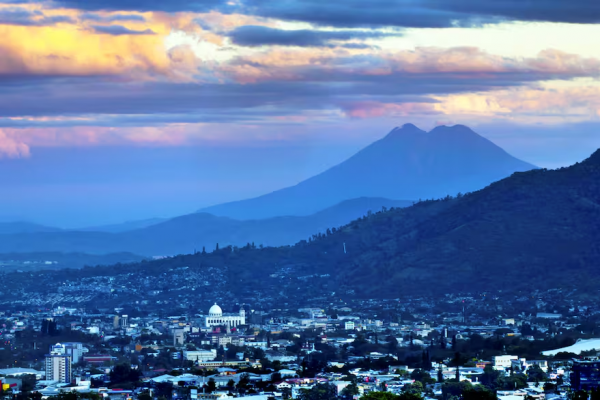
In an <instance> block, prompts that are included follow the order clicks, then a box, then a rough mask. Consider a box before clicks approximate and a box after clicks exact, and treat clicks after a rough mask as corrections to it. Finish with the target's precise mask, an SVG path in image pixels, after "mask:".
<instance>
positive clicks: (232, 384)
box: [227, 379, 235, 392]
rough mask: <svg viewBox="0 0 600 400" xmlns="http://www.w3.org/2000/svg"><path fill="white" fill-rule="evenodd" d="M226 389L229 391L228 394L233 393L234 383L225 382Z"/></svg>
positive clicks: (231, 380)
mask: <svg viewBox="0 0 600 400" xmlns="http://www.w3.org/2000/svg"><path fill="white" fill-rule="evenodd" d="M227 389H229V391H230V392H233V389H235V382H234V380H233V379H230V380H229V381H227Z"/></svg>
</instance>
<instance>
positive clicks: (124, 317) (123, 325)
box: [119, 315, 128, 328]
mask: <svg viewBox="0 0 600 400" xmlns="http://www.w3.org/2000/svg"><path fill="white" fill-rule="evenodd" d="M119 322H120V323H121V328H127V325H128V324H127V315H121V320H120V321H119Z"/></svg>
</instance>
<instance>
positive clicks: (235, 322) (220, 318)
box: [206, 303, 246, 327]
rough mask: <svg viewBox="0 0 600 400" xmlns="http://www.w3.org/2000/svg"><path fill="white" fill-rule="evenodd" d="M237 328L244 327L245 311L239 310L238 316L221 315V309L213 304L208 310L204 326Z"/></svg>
mask: <svg viewBox="0 0 600 400" xmlns="http://www.w3.org/2000/svg"><path fill="white" fill-rule="evenodd" d="M221 325H226V326H230V327H233V326H239V325H246V310H244V308H240V313H239V314H237V315H236V314H223V310H221V307H219V306H218V305H217V303H215V304H214V305H213V306H212V307H211V308H210V310H208V316H207V317H206V326H207V327H211V326H221Z"/></svg>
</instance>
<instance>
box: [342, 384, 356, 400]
mask: <svg viewBox="0 0 600 400" xmlns="http://www.w3.org/2000/svg"><path fill="white" fill-rule="evenodd" d="M340 395H341V396H342V398H343V399H345V400H349V399H352V398H354V396H356V395H358V385H357V384H356V382H350V384H349V385H348V386H346V387H345V388H344V389H342V392H341V393H340Z"/></svg>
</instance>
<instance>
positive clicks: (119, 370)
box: [109, 364, 141, 385]
mask: <svg viewBox="0 0 600 400" xmlns="http://www.w3.org/2000/svg"><path fill="white" fill-rule="evenodd" d="M109 376H110V383H111V385H115V384H122V383H135V382H137V381H139V380H140V376H141V373H140V371H139V370H138V369H132V368H131V366H130V365H129V364H118V365H116V366H115V367H114V368H113V370H112V371H110V374H109Z"/></svg>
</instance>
